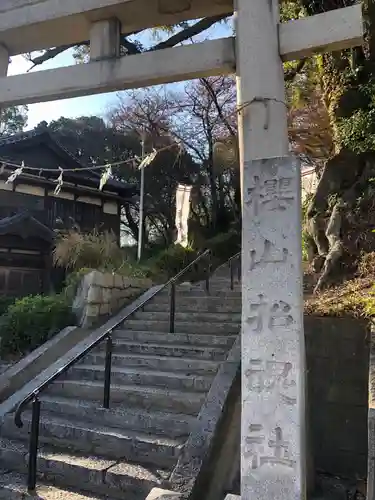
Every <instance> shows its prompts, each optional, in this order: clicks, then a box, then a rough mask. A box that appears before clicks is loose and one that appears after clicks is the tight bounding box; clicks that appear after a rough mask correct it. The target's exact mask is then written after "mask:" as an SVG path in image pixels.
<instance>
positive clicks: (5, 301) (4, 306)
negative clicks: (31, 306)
mask: <svg viewBox="0 0 375 500" xmlns="http://www.w3.org/2000/svg"><path fill="white" fill-rule="evenodd" d="M14 301H15V298H14V297H7V296H6V295H0V316H2V315H3V314H4V313H6V312H7V310H8V307H9V306H10V305H11V304H14Z"/></svg>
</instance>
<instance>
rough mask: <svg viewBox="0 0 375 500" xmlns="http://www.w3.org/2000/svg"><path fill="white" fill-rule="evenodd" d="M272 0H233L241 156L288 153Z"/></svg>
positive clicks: (285, 154)
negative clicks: (235, 2) (234, 3)
mask: <svg viewBox="0 0 375 500" xmlns="http://www.w3.org/2000/svg"><path fill="white" fill-rule="evenodd" d="M272 2H274V4H275V5H277V3H278V2H277V0H251V1H249V0H237V10H236V35H237V36H236V57H237V64H236V67H237V77H238V78H237V81H238V85H237V87H238V88H237V94H238V105H239V106H240V107H241V106H245V107H244V109H243V111H242V112H241V113H240V116H239V118H240V122H241V123H240V127H239V141H240V145H241V147H240V156H241V159H242V160H243V161H248V160H250V159H252V160H255V159H262V158H273V157H277V156H287V155H288V154H289V144H288V130H287V109H286V106H285V89H284V72H283V65H282V63H281V59H280V55H279V40H278V29H277V26H276V23H277V21H278V19H277V12H276V10H277V9H271V7H270V4H271V3H272Z"/></svg>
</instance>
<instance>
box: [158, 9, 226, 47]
mask: <svg viewBox="0 0 375 500" xmlns="http://www.w3.org/2000/svg"><path fill="white" fill-rule="evenodd" d="M226 17H228V16H214V17H206V18H204V19H201V20H200V21H198V22H197V23H195V24H193V25H192V26H189V27H188V28H186V29H184V30H182V31H179V32H178V33H176V34H175V35H172V36H171V37H170V38H168V40H165V41H164V42H160V43H158V44H157V45H155V47H153V48H152V49H151V50H161V49H168V48H170V47H174V46H175V45H177V44H178V43H181V42H184V41H185V40H187V39H188V38H191V37H193V36H196V35H199V33H202V31H206V30H208V29H209V28H211V26H213V25H214V24H216V23H218V22H220V21H222V20H223V19H225V18H226Z"/></svg>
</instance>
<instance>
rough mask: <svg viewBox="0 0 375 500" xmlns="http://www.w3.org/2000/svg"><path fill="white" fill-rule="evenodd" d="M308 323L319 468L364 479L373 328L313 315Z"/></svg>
mask: <svg viewBox="0 0 375 500" xmlns="http://www.w3.org/2000/svg"><path fill="white" fill-rule="evenodd" d="M304 322H305V339H306V358H307V389H308V399H309V417H308V430H309V434H310V445H311V447H312V450H311V451H312V452H313V456H314V462H315V463H314V466H315V469H316V470H322V471H325V472H328V473H330V474H334V475H336V474H337V475H341V476H346V477H351V478H355V477H359V478H363V477H366V473H367V413H368V370H369V344H370V335H369V324H368V322H366V321H361V320H357V319H351V318H318V317H314V316H305V319H304Z"/></svg>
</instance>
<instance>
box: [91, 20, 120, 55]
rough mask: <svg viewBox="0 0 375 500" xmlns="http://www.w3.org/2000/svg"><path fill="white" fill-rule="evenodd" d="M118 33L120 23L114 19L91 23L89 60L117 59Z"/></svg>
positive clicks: (118, 52) (118, 47)
mask: <svg viewBox="0 0 375 500" xmlns="http://www.w3.org/2000/svg"><path fill="white" fill-rule="evenodd" d="M120 31H121V26H120V22H119V20H118V19H115V18H113V19H106V20H104V21H97V22H96V23H93V24H92V25H91V30H90V60H91V61H100V60H101V59H113V58H115V57H119V56H120Z"/></svg>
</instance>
